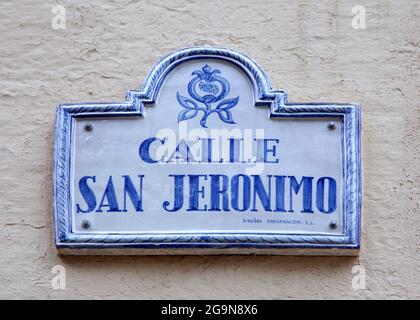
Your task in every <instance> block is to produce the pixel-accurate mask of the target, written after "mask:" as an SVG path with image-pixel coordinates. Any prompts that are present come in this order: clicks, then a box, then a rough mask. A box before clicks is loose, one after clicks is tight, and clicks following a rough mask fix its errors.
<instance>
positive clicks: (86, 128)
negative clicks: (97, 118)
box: [85, 123, 93, 131]
mask: <svg viewBox="0 0 420 320" xmlns="http://www.w3.org/2000/svg"><path fill="white" fill-rule="evenodd" d="M85 130H86V131H92V130H93V126H92V124H91V123H86V124H85Z"/></svg>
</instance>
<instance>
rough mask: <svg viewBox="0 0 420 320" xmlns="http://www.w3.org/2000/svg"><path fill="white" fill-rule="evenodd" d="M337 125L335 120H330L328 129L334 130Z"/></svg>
mask: <svg viewBox="0 0 420 320" xmlns="http://www.w3.org/2000/svg"><path fill="white" fill-rule="evenodd" d="M336 127H337V126H336V124H335V122H334V121H330V122H329V123H328V129H330V130H334V129H335V128H336Z"/></svg>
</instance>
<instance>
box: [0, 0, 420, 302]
mask: <svg viewBox="0 0 420 320" xmlns="http://www.w3.org/2000/svg"><path fill="white" fill-rule="evenodd" d="M58 4H59V5H62V6H64V7H65V9H66V29H60V30H54V29H53V28H51V18H52V16H53V14H52V13H51V7H52V6H53V5H58ZM358 4H360V5H364V6H365V8H366V12H367V17H366V29H365V30H354V29H353V28H352V26H351V20H352V17H353V16H352V7H353V6H355V5H358ZM419 9H420V5H419V1H412V0H404V1H389V0H386V1H380V0H377V1H366V0H361V1H332V0H331V1H313V2H311V1H283V2H282V1H276V0H273V1H247V2H245V1H244V2H240V1H232V0H223V1H218V0H214V1H192V0H190V1H156V0H150V1H135V0H130V1H129V0H123V1H113V0H108V1H97V0H92V1H81V0H77V1H64V0H61V1H45V0H35V1H28V0H20V1H10V0H2V1H1V2H0V39H1V43H2V45H1V47H0V105H1V115H0V200H1V204H2V206H1V207H2V210H1V213H0V298H82V299H85V298H123V297H126V298H281V299H282V298H420V257H419V249H420V231H419V230H420V221H419V216H420V205H419V203H420V186H419V184H420V183H419V182H420V181H419V174H420V159H419V148H420V133H419V129H420V104H419V59H420V51H419V49H420V43H419V33H420V29H419V21H420V19H419ZM191 45H219V46H225V47H229V48H232V49H236V50H239V51H242V52H244V53H246V54H248V55H250V56H251V57H253V58H254V59H255V60H256V61H257V62H258V63H259V64H260V65H261V66H262V67H263V68H264V69H265V70H266V72H267V73H268V74H269V76H270V77H271V80H272V82H273V86H274V87H275V88H277V89H286V90H288V91H289V95H290V98H291V101H302V102H303V101H344V102H359V103H361V104H362V110H363V111H362V112H363V113H362V117H363V180H364V189H363V241H362V250H361V253H360V256H359V257H356V258H331V257H330V258H328V257H325V258H324V257H272V256H259V257H253V256H216V257H214V256H212V257H205V256H196V257H58V256H57V255H56V253H55V250H54V247H53V244H52V243H53V241H52V219H51V216H52V213H51V160H52V145H53V126H54V116H55V107H56V105H57V104H59V103H61V102H81V101H121V100H122V99H123V97H124V94H125V91H126V90H127V89H135V88H138V87H139V86H140V84H141V82H142V81H143V78H144V76H145V74H146V72H147V71H148V69H149V68H150V67H151V66H152V64H153V63H154V62H155V61H156V60H157V59H159V58H161V57H162V56H163V55H165V54H167V53H169V52H172V51H173V50H176V49H179V48H181V47H185V46H191ZM356 264H361V265H362V266H363V267H364V268H365V269H366V273H367V279H366V289H365V290H354V289H353V288H352V285H351V281H352V277H353V275H352V273H351V271H352V267H353V266H354V265H356ZM54 265H63V266H64V267H65V268H66V276H67V287H66V289H65V290H53V289H52V287H51V268H52V267H53V266H54Z"/></svg>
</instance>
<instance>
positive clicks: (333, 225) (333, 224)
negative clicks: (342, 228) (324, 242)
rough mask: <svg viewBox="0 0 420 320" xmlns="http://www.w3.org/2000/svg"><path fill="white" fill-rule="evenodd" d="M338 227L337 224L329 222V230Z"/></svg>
mask: <svg viewBox="0 0 420 320" xmlns="http://www.w3.org/2000/svg"><path fill="white" fill-rule="evenodd" d="M337 227H338V222H337V221H335V220H333V221H331V222H330V228H331V229H336V228H337Z"/></svg>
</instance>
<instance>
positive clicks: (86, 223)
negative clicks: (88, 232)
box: [82, 219, 90, 229]
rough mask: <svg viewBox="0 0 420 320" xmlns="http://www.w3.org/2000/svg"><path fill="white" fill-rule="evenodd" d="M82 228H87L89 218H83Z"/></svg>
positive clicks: (88, 226)
mask: <svg viewBox="0 0 420 320" xmlns="http://www.w3.org/2000/svg"><path fill="white" fill-rule="evenodd" d="M82 228H83V229H89V228H90V221H89V220H86V219H85V220H83V221H82Z"/></svg>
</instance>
